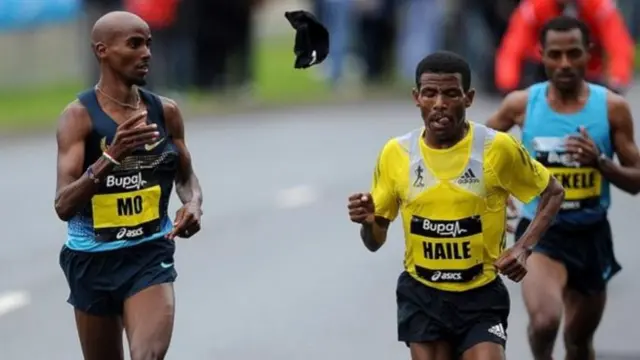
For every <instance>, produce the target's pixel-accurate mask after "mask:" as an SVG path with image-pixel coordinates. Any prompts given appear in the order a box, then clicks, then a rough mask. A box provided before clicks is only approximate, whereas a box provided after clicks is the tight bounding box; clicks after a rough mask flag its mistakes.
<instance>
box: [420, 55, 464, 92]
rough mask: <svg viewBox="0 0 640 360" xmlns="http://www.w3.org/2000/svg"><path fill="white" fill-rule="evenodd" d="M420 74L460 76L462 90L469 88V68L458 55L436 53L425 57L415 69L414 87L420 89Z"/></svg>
mask: <svg viewBox="0 0 640 360" xmlns="http://www.w3.org/2000/svg"><path fill="white" fill-rule="evenodd" d="M422 74H460V76H461V77H462V88H463V89H464V91H469V89H470V88H471V68H470V67H469V63H467V61H466V60H465V59H464V58H463V57H462V56H460V55H458V54H456V53H454V52H450V51H436V52H434V53H432V54H430V55H427V56H426V57H425V58H424V59H422V61H420V63H418V66H417V67H416V87H418V88H419V87H420V77H421V76H422Z"/></svg>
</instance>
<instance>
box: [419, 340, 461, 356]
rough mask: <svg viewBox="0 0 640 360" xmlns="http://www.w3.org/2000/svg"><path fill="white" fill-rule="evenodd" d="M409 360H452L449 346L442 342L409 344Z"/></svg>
mask: <svg viewBox="0 0 640 360" xmlns="http://www.w3.org/2000/svg"><path fill="white" fill-rule="evenodd" d="M410 349H411V360H453V355H452V352H451V346H449V344H448V343H446V342H444V341H434V342H429V343H411V346H410Z"/></svg>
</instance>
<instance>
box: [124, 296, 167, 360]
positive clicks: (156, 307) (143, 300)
mask: <svg viewBox="0 0 640 360" xmlns="http://www.w3.org/2000/svg"><path fill="white" fill-rule="evenodd" d="M174 314H175V297H174V292H173V284H171V283H165V284H159V285H153V286H151V287H148V288H146V289H144V290H142V291H140V292H139V293H137V294H135V295H133V296H132V297H130V298H129V299H127V300H126V301H125V304H124V325H125V329H126V332H127V339H128V340H129V345H130V348H131V349H130V353H131V360H162V359H164V357H165V355H166V353H167V351H168V350H169V344H170V343H171V336H172V334H173V320H174Z"/></svg>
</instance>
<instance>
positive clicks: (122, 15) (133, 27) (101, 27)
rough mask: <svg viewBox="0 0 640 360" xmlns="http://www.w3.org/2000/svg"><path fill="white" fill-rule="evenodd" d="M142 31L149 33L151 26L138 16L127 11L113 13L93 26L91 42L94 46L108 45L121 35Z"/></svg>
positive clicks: (103, 17)
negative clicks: (99, 44)
mask: <svg viewBox="0 0 640 360" xmlns="http://www.w3.org/2000/svg"><path fill="white" fill-rule="evenodd" d="M140 30H142V31H145V32H148V31H149V25H147V23H146V22H145V21H144V20H142V18H140V17H139V16H138V15H136V14H133V13H130V12H126V11H112V12H110V13H107V14H105V15H103V16H102V17H101V18H100V19H98V21H96V23H95V24H94V25H93V30H91V42H92V43H93V45H94V46H95V45H96V44H98V43H103V44H108V43H110V42H111V41H112V40H113V39H114V38H116V37H117V36H119V35H123V34H127V33H131V32H135V31H140Z"/></svg>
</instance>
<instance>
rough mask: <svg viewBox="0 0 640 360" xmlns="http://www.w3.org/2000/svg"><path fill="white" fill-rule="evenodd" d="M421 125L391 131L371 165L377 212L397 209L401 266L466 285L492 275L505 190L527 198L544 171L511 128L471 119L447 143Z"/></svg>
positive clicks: (428, 281) (431, 280)
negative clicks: (429, 140) (430, 141)
mask: <svg viewBox="0 0 640 360" xmlns="http://www.w3.org/2000/svg"><path fill="white" fill-rule="evenodd" d="M423 132H424V128H420V129H416V130H414V131H412V132H410V133H408V134H406V135H403V136H400V137H397V138H394V139H391V140H389V141H388V142H387V144H386V145H385V146H384V148H383V149H382V152H381V153H380V156H379V158H378V163H377V165H376V169H375V173H374V177H373V186H372V190H371V194H372V196H373V202H374V204H375V208H376V211H375V213H376V216H380V217H383V218H386V219H388V220H390V221H393V220H395V218H396V217H397V216H398V212H400V213H401V214H402V224H403V230H404V234H405V241H406V250H405V260H404V266H405V269H406V271H407V272H408V273H409V274H410V275H411V276H413V277H414V278H415V279H416V280H418V281H420V282H422V283H423V284H425V285H428V286H431V287H434V288H437V289H440V290H446V291H467V290H471V289H474V288H477V287H480V286H483V285H486V284H488V283H490V282H491V281H493V280H494V279H495V278H496V276H497V273H496V269H495V267H494V265H493V263H494V261H495V260H496V259H497V258H498V257H499V256H500V254H501V253H502V251H503V250H504V249H505V240H506V221H507V218H506V210H507V209H506V202H507V198H508V196H509V194H512V195H513V196H515V197H516V198H517V199H518V200H520V201H522V202H524V203H527V202H529V201H531V200H532V199H534V198H535V197H537V196H538V195H540V193H541V192H542V191H543V190H544V189H545V188H546V187H547V184H548V182H549V172H548V170H547V169H545V168H544V167H543V166H542V165H541V164H540V163H538V162H537V161H535V160H534V159H533V158H531V157H530V156H529V154H528V153H527V151H526V150H525V149H524V148H523V147H522V146H521V145H520V143H519V142H518V141H517V140H515V139H514V138H513V137H512V136H510V135H508V134H506V133H501V132H497V131H494V130H491V129H489V128H487V127H485V126H484V125H481V124H476V123H473V122H470V129H469V131H468V133H467V135H466V136H465V137H464V139H462V141H460V142H459V143H458V144H456V145H454V146H453V147H451V148H448V149H432V148H429V147H427V145H426V144H425V142H424V140H423V138H422V134H423Z"/></svg>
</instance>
